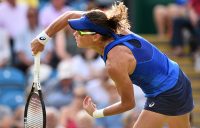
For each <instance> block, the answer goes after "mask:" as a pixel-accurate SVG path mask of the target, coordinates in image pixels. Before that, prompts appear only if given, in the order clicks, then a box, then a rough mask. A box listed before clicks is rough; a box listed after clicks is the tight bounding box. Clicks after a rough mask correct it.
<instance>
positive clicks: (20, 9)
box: [0, 0, 145, 128]
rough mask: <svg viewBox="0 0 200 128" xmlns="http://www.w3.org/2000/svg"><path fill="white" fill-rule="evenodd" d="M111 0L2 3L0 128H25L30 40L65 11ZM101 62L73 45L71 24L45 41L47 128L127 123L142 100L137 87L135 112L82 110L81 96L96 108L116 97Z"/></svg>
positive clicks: (105, 127)
mask: <svg viewBox="0 0 200 128" xmlns="http://www.w3.org/2000/svg"><path fill="white" fill-rule="evenodd" d="M112 3H113V0H40V1H37V0H3V1H1V3H0V128H23V127H24V126H23V112H24V104H25V102H26V98H27V95H28V93H29V92H30V88H31V85H32V81H33V61H34V60H33V59H34V57H33V56H32V52H31V47H30V42H31V40H32V39H33V38H34V37H35V36H37V35H38V34H39V33H40V32H41V31H42V30H43V29H44V28H45V27H47V26H48V25H49V24H50V23H51V22H52V21H53V20H54V19H56V18H57V17H59V16H60V15H61V14H63V13H64V12H67V11H70V10H90V9H92V8H99V9H102V10H105V9H107V8H109V7H110V6H111V4H112ZM66 22H67V21H66ZM104 65H105V64H104V62H103V60H102V59H101V58H100V56H98V54H97V53H95V52H94V51H93V50H88V49H78V48H77V46H76V42H75V40H74V38H73V31H72V30H71V28H65V29H64V30H63V31H60V32H59V33H57V34H56V35H55V36H54V37H53V38H52V40H51V41H50V42H48V44H47V45H46V47H45V50H44V52H42V54H41V68H40V69H41V70H40V81H41V85H42V91H43V97H44V102H45V105H46V112H47V128H123V127H124V128H128V127H130V125H131V124H132V121H133V120H136V119H137V116H138V115H139V113H140V111H141V109H142V107H143V104H144V99H145V98H144V97H143V95H142V92H141V90H139V88H138V90H139V91H138V90H137V92H136V94H135V95H137V97H138V99H140V100H139V101H138V102H140V104H138V109H135V110H134V111H130V112H127V113H125V114H121V115H116V116H112V117H106V118H102V119H96V120H95V119H94V118H92V117H90V116H89V115H88V114H87V113H86V112H85V111H83V108H82V101H83V99H84V98H85V96H86V95H89V96H91V97H92V99H93V100H94V102H95V103H96V105H97V106H98V107H99V108H103V107H106V106H108V105H110V104H113V103H115V102H118V101H119V96H118V94H117V91H116V87H115V85H114V83H113V81H112V80H110V79H109V77H108V76H107V74H106V72H105V69H104ZM142 100H143V101H142ZM133 113H135V114H133ZM113 122H115V123H113Z"/></svg>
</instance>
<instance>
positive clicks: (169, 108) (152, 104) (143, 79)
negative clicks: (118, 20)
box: [103, 33, 194, 116]
mask: <svg viewBox="0 0 200 128" xmlns="http://www.w3.org/2000/svg"><path fill="white" fill-rule="evenodd" d="M117 45H124V46H126V47H128V48H129V49H130V50H131V51H132V54H133V55H134V57H135V59H136V62H137V64H136V68H135V70H134V72H133V74H131V75H130V76H129V77H130V79H131V80H132V82H133V83H134V84H136V85H137V86H139V87H140V88H141V89H142V90H143V92H144V93H145V96H146V97H147V101H146V103H145V107H144V109H146V110H149V111H154V112H157V113H161V114H164V115H170V116H177V115H182V114H185V113H188V112H190V111H192V109H193V107H194V105H193V98H192V89H191V83H190V81H189V79H188V78H187V76H186V75H185V74H184V73H183V72H182V71H181V69H180V68H179V65H178V64H177V63H176V62H174V61H172V60H170V59H169V58H168V57H167V56H166V55H165V54H163V53H162V52H161V51H160V50H158V49H157V48H156V47H155V46H154V45H152V44H151V43H149V42H148V41H147V40H145V39H144V38H142V37H140V36H138V35H137V34H134V33H133V34H129V35H125V36H121V37H119V38H118V39H117V40H114V41H113V42H111V43H109V44H108V45H107V46H106V47H105V50H104V56H103V59H104V61H105V62H106V59H107V54H108V53H109V51H110V50H111V49H112V48H113V47H115V46H117Z"/></svg>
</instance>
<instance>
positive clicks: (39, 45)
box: [31, 11, 85, 55]
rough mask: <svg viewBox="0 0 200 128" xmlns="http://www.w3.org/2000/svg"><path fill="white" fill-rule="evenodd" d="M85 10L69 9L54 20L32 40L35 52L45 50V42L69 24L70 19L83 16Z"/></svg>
mask: <svg viewBox="0 0 200 128" xmlns="http://www.w3.org/2000/svg"><path fill="white" fill-rule="evenodd" d="M84 13H85V12H83V11H68V12H66V13H64V14H63V15H61V16H60V17H58V18H57V19H56V20H54V21H53V22H52V23H51V24H50V25H49V26H48V27H47V28H46V29H45V30H44V31H43V32H42V33H40V34H39V35H38V36H37V37H36V38H35V39H33V41H32V42H31V48H32V52H33V54H34V55H35V54H37V53H38V52H40V51H43V49H44V45H45V43H47V42H48V39H49V38H50V37H52V36H54V35H55V34H56V33H57V32H58V31H60V30H62V29H64V28H65V27H66V26H67V25H68V22H67V21H68V20H69V19H75V18H79V17H81V16H82V15H83V14H84Z"/></svg>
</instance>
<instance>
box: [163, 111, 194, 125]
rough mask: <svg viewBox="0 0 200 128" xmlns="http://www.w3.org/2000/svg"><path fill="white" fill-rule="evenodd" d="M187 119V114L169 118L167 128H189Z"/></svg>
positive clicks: (188, 115)
mask: <svg viewBox="0 0 200 128" xmlns="http://www.w3.org/2000/svg"><path fill="white" fill-rule="evenodd" d="M189 118H190V114H189V113H187V114H185V115H181V116H169V117H168V121H167V122H168V124H169V128H191V127H190V119H189Z"/></svg>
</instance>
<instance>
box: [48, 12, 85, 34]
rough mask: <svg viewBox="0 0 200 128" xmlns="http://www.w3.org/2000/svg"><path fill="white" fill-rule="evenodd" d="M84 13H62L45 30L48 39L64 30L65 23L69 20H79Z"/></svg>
mask: <svg viewBox="0 0 200 128" xmlns="http://www.w3.org/2000/svg"><path fill="white" fill-rule="evenodd" d="M84 13H85V12H83V11H69V12H66V13H64V14H63V15H61V16H60V17H58V18H57V19H56V20H55V21H54V22H52V23H51V24H50V25H49V26H48V27H47V28H46V29H45V32H46V34H47V35H48V36H49V37H52V36H54V35H55V34H56V33H57V32H58V31H60V30H62V29H64V28H65V27H66V26H67V25H68V22H67V21H68V20H69V19H75V18H80V17H81V16H82V15H83V14H84Z"/></svg>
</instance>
